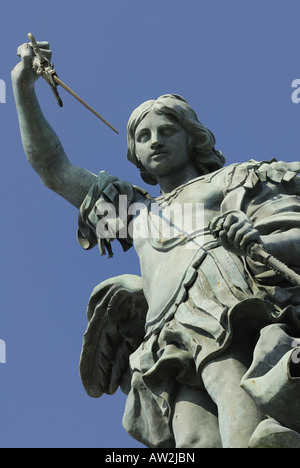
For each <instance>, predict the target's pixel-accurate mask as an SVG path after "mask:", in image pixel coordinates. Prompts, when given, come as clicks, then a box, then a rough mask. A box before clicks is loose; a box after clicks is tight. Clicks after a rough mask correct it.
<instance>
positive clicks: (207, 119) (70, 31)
mask: <svg viewBox="0 0 300 468" xmlns="http://www.w3.org/2000/svg"><path fill="white" fill-rule="evenodd" d="M0 17H1V27H0V38H1V40H0V79H2V80H4V81H5V83H6V103H2V104H0V162H1V164H0V192H1V196H0V213H1V224H0V225H1V228H0V236H1V242H0V249H1V257H0V258H1V283H0V284H1V294H0V339H2V340H5V343H6V350H7V357H6V359H7V362H6V364H0V447H7V448H8V447H104V448H109V447H113V448H120V447H141V444H139V443H138V442H136V441H135V440H133V439H132V438H131V437H129V436H128V435H127V433H126V432H125V431H124V430H123V428H122V423H121V420H122V414H123V409H124V404H125V395H123V394H122V393H121V391H119V392H117V393H116V394H115V395H113V396H103V397H101V398H100V399H92V398H90V397H88V396H87V395H86V393H85V391H84V389H83V387H82V384H81V381H80V377H79V371H78V363H79V357H80V352H81V344H82V336H83V333H84V331H85V329H86V325H87V319H86V312H85V311H86V305H87V302H88V299H89V296H90V293H91V291H92V289H93V288H94V287H95V286H96V284H98V283H99V282H101V281H103V280H105V279H107V278H109V277H112V276H116V275H119V274H122V273H135V274H138V273H139V265H138V260H137V257H136V255H135V252H134V251H133V249H131V251H129V252H127V253H126V254H124V253H123V252H122V251H121V248H120V247H119V246H118V245H114V246H113V247H114V251H115V256H114V258H113V259H108V258H103V257H102V258H101V257H100V255H99V253H98V250H97V248H95V249H93V250H91V251H88V252H86V251H84V250H82V249H81V247H80V246H79V244H78V243H77V240H76V229H77V211H76V210H75V208H73V207H72V206H71V205H68V203H67V202H66V201H64V200H63V199H60V198H59V197H58V196H57V195H56V194H54V193H52V192H51V191H50V190H48V189H47V188H45V187H44V186H43V185H42V184H41V182H40V180H39V178H38V176H37V175H36V174H35V173H34V171H33V170H32V168H31V167H30V166H29V164H28V163H27V160H26V158H25V155H24V152H23V149H22V145H21V139H20V133H19V128H18V122H17V115H16V110H15V105H14V101H13V95H12V89H11V84H10V72H11V69H12V68H13V67H14V66H15V64H16V63H17V62H18V60H19V58H18V57H17V55H16V50H17V47H18V46H19V45H20V44H22V43H23V42H26V41H27V33H28V32H32V33H33V34H34V36H35V37H36V39H37V40H48V41H49V42H50V43H51V49H52V50H53V61H54V63H55V67H56V70H57V73H58V75H59V77H60V78H61V79H62V80H63V81H65V82H66V83H67V84H69V86H70V87H71V88H73V89H74V90H75V91H76V92H77V93H78V94H80V95H81V97H82V98H83V99H85V100H86V101H87V102H88V103H90V104H91V105H92V106H93V107H94V108H95V109H96V110H98V112H100V113H101V114H102V115H103V116H104V117H105V118H106V119H107V120H108V121H110V122H111V123H112V124H113V125H115V127H116V128H117V129H118V130H119V132H120V134H119V135H116V134H115V133H114V132H112V131H111V130H110V129H109V128H108V127H106V126H105V125H103V124H102V123H101V122H100V121H98V119H97V118H96V117H94V116H93V115H92V114H91V113H89V112H88V111H87V110H86V109H85V108H83V107H82V106H81V105H80V104H79V103H78V102H77V101H75V100H74V98H72V97H71V96H69V95H68V94H67V93H66V92H65V91H63V90H62V89H61V90H60V94H61V97H62V99H63V101H64V107H63V108H62V109H60V108H59V107H58V106H57V104H56V101H55V99H54V97H53V95H52V92H51V90H50V88H49V86H48V85H47V84H46V83H45V82H44V81H43V80H40V81H39V82H38V84H37V94H38V97H39V99H40V102H41V105H42V108H43V110H44V113H45V116H46V118H47V120H48V121H49V122H50V123H51V125H52V126H53V127H54V129H55V130H56V132H57V134H58V135H59V137H60V139H61V141H62V143H63V145H64V148H65V150H66V153H67V154H68V156H69V158H70V160H71V161H72V163H73V164H76V165H79V166H82V167H85V168H87V169H89V170H91V171H93V172H95V173H98V172H99V171H100V170H102V169H105V170H106V171H107V172H109V173H110V174H113V175H116V176H117V177H119V178H121V179H125V180H127V181H129V182H132V183H134V184H136V185H140V186H141V187H143V188H146V189H149V190H150V191H151V193H152V194H156V193H157V189H156V188H154V190H153V189H151V188H149V187H147V186H146V185H145V184H144V183H143V181H142V180H141V179H140V176H139V173H138V172H137V170H136V168H135V167H134V166H133V165H131V164H130V163H129V162H128V161H127V159H126V153H127V143H126V125H127V120H128V117H129V115H130V113H131V112H132V110H133V109H134V108H135V107H137V106H138V105H139V104H140V103H141V102H143V101H145V100H148V99H152V98H157V97H158V96H160V95H162V94H165V93H169V92H171V93H176V94H181V95H182V96H183V97H185V98H186V99H187V100H188V102H189V103H190V104H191V105H192V107H193V108H194V109H195V110H196V111H197V113H198V117H199V120H200V121H202V122H203V123H204V124H205V125H207V126H208V128H210V129H211V130H212V132H213V133H214V134H215V137H216V140H217V144H216V148H217V149H220V150H221V151H223V153H224V154H225V156H226V157H227V163H228V164H231V163H233V162H239V161H247V160H249V159H251V158H253V159H256V160H269V159H272V158H273V157H277V158H278V159H280V160H286V161H293V160H298V158H299V150H300V104H295V103H293V102H292V99H291V97H292V92H293V91H294V90H293V88H292V87H291V85H292V82H293V81H294V80H295V79H300V33H299V31H300V23H299V17H300V2H299V0H287V1H283V0H151V1H146V0H126V1H124V0H108V1H107V0H105V1H104V0H97V1H96V0H85V1H84V2H82V1H77V0H76V1H71V0H60V1H58V0H52V2H48V1H47V2H45V1H43V0H38V1H37V0H27V1H26V2H24V1H19V0H11V1H9V2H2V3H1V5H0Z"/></svg>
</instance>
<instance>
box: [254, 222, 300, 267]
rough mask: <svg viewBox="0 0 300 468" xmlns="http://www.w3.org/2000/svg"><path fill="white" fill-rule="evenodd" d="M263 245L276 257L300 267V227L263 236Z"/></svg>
mask: <svg viewBox="0 0 300 468" xmlns="http://www.w3.org/2000/svg"><path fill="white" fill-rule="evenodd" d="M261 240H262V242H263V245H264V246H265V248H266V249H267V250H268V252H269V253H270V254H272V255H274V257H276V258H278V260H281V261H282V262H284V263H285V264H286V265H291V266H299V267H300V242H299V241H300V229H297V228H294V229H290V230H289V231H286V232H283V233H278V234H270V235H268V236H261Z"/></svg>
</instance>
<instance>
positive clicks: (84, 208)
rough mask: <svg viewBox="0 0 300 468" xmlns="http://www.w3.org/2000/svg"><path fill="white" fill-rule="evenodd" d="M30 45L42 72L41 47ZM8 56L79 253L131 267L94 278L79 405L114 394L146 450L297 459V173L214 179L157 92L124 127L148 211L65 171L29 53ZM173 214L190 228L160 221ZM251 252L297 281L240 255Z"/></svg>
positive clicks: (186, 116) (32, 148) (257, 170)
mask: <svg viewBox="0 0 300 468" xmlns="http://www.w3.org/2000/svg"><path fill="white" fill-rule="evenodd" d="M38 45H39V47H40V48H41V49H42V51H43V54H44V55H45V56H47V57H48V58H50V52H49V44H48V43H38ZM18 53H19V55H20V56H21V62H20V63H19V64H18V65H17V66H16V67H15V69H14V70H13V72H12V82H13V87H14V95H15V100H16V106H17V110H18V115H19V123H20V129H21V135H22V141H23V146H24V150H25V153H26V155H27V158H28V160H29V162H30V163H31V165H32V167H33V168H34V169H35V171H36V172H37V173H38V175H39V176H40V178H41V179H42V181H43V183H44V184H45V185H46V186H47V187H49V188H50V189H52V190H54V191H55V192H57V193H58V194H59V195H60V196H62V197H64V198H65V199H66V200H68V201H69V202H70V203H71V204H73V205H74V206H75V207H76V208H78V209H79V227H78V240H79V243H80V245H81V246H82V247H83V248H84V249H89V248H92V247H94V246H95V245H98V246H99V249H100V253H101V254H102V255H103V254H105V253H106V252H108V254H109V255H110V256H112V253H113V252H112V241H113V240H114V239H117V240H118V241H119V242H120V243H121V245H122V247H123V249H124V251H126V250H127V249H129V248H130V247H132V246H134V248H135V250H136V252H137V254H138V256H139V260H140V266H141V277H138V276H135V275H122V276H119V277H116V278H111V279H108V280H106V281H104V282H103V283H101V284H100V285H99V286H98V287H96V288H95V290H94V291H93V293H92V296H91V298H90V301H89V305H88V319H89V325H88V329H87V332H86V334H85V337H84V344H83V351H82V356H81V364H80V369H81V376H82V381H83V384H84V386H85V389H86V391H87V392H88V394H89V395H91V396H93V397H99V396H101V394H102V393H104V392H106V393H114V392H115V391H116V389H117V388H118V387H119V386H121V388H122V390H123V391H124V392H125V393H126V394H128V398H127V404H126V409H125V414H124V418H123V424H124V427H125V428H126V430H127V431H128V432H129V433H130V434H131V435H132V436H133V437H134V438H136V439H137V440H139V441H140V442H142V443H143V444H145V445H146V446H147V447H188V448H192V447H206V448H245V447H298V448H299V447H300V407H299V399H298V397H297V395H299V389H300V383H299V382H300V371H299V361H300V360H299V359H298V353H297V346H298V341H297V339H298V338H299V337H300V326H299V325H300V322H299V313H300V284H297V272H298V271H299V268H300V247H299V235H300V203H299V196H300V179H299V177H298V173H299V172H300V163H299V162H294V163H285V162H278V161H276V160H272V161H263V162H257V161H254V160H251V161H249V162H244V163H240V164H233V165H230V166H227V167H226V166H224V164H225V158H224V156H223V155H222V153H221V152H220V151H217V150H216V149H215V138H214V135H213V134H212V132H211V131H210V130H208V129H207V128H206V127H205V126H204V125H203V124H201V123H200V122H199V120H198V118H197V115H196V114H195V112H194V111H193V109H192V108H191V107H190V105H189V104H188V103H187V102H186V101H185V100H184V99H183V98H182V97H181V96H178V95H174V94H166V95H164V96H161V97H159V98H158V99H156V100H151V101H146V102H144V103H143V104H141V106H139V107H138V108H137V109H135V110H134V111H133V113H132V115H131V117H130V119H129V122H128V132H127V135H128V159H129V161H130V162H132V163H133V164H135V165H136V166H137V168H138V169H139V170H140V173H141V176H142V178H143V180H144V181H145V182H146V183H148V184H150V185H155V184H159V186H160V188H161V193H162V194H161V196H160V197H155V198H153V197H151V196H150V195H149V194H148V193H147V192H145V191H144V190H142V189H140V188H138V187H136V186H133V185H131V184H129V183H127V182H124V181H119V180H118V179H117V178H116V177H113V176H110V175H108V174H107V173H106V172H104V171H102V172H100V173H99V174H98V175H95V174H93V173H91V172H89V171H88V170H86V169H82V168H80V167H75V166H73V165H72V164H71V162H70V161H69V159H68V157H67V156H66V154H65V152H64V150H63V147H62V145H61V143H60V141H59V139H58V137H57V136H56V134H55V133H54V131H53V129H52V128H51V127H50V125H49V124H48V123H47V122H46V120H45V118H44V116H43V114H42V111H41V109H40V106H39V104H38V100H37V98H36V95H35V91H34V83H35V81H36V79H37V78H38V75H37V74H36V73H35V71H34V70H33V66H32V63H33V59H34V54H33V50H32V47H31V45H30V44H23V45H22V46H21V47H20V48H19V49H18ZM187 205H188V206H189V207H192V210H191V211H189V215H188V223H187V224H188V228H187V227H186V225H184V224H182V223H179V222H178V219H177V217H176V216H175V217H174V216H173V217H172V216H170V213H172V209H173V207H175V206H176V209H177V210H178V207H179V210H180V207H182V209H183V210H184V207H186V206H187ZM194 208H195V209H194ZM199 210H200V211H201V210H202V211H201V216H200V215H199V219H201V220H202V223H198V224H197V223H196V225H195V223H194V221H195V220H196V219H197V216H198V214H199ZM176 213H178V211H177V212H176ZM173 214H174V211H173ZM166 225H167V226H168V227H169V228H170V231H169V232H168V235H165V232H166V231H163V226H166ZM216 225H218V226H219V229H218V230H215V231H214V229H213V226H216ZM213 234H215V236H214V235H213ZM253 243H255V244H256V245H257V244H258V245H260V246H261V247H262V248H263V249H265V251H267V252H269V253H270V254H271V255H272V256H274V257H275V258H276V259H278V260H279V261H281V262H283V263H284V264H285V265H286V266H287V267H289V268H290V270H291V271H292V273H295V278H296V279H295V283H294V284H292V283H290V282H289V281H288V279H287V277H284V276H281V274H279V273H280V271H279V270H278V271H274V270H272V269H270V268H269V267H268V265H266V264H264V263H263V262H261V261H257V260H259V258H256V259H255V258H254V259H253V258H251V257H249V256H248V255H247V252H248V250H247V249H249V246H251V245H253Z"/></svg>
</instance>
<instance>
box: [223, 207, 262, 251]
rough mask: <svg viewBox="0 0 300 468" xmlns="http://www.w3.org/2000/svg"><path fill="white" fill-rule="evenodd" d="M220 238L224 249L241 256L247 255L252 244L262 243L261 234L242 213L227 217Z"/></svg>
mask: <svg viewBox="0 0 300 468" xmlns="http://www.w3.org/2000/svg"><path fill="white" fill-rule="evenodd" d="M219 238H220V241H221V244H222V245H223V247H224V248H226V249H227V250H230V251H232V252H234V253H236V254H239V255H244V254H245V251H246V248H247V246H248V245H249V244H250V243H253V242H258V243H260V242H261V238H260V235H259V232H258V231H257V229H255V227H254V225H253V224H252V222H251V221H250V220H249V219H248V217H247V216H246V215H245V214H244V213H242V212H240V213H237V214H236V213H232V214H230V215H228V216H227V217H226V219H225V221H224V223H223V229H222V231H221V232H220V234H219Z"/></svg>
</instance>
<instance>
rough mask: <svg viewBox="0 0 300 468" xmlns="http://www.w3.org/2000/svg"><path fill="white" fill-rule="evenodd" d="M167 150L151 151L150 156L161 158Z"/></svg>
mask: <svg viewBox="0 0 300 468" xmlns="http://www.w3.org/2000/svg"><path fill="white" fill-rule="evenodd" d="M166 154H167V152H166V151H155V153H152V155H151V158H152V159H155V160H156V159H161V158H164V157H165V156H166Z"/></svg>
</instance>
